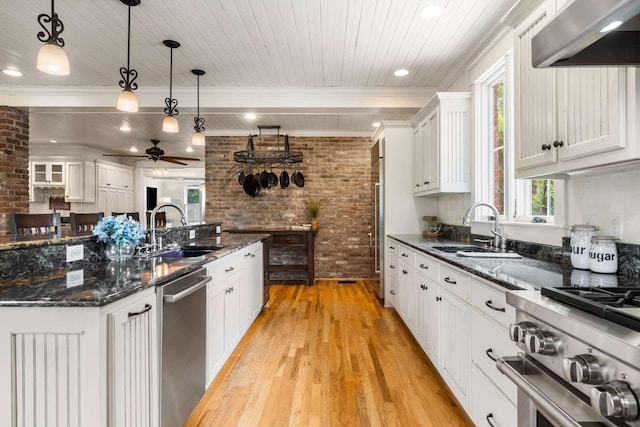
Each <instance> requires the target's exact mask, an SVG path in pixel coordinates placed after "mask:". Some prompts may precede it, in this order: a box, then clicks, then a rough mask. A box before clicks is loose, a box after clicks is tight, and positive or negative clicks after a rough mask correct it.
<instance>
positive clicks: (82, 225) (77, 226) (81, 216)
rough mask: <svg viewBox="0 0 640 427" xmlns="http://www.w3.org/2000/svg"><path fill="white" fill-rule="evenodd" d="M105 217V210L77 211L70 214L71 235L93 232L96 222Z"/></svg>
mask: <svg viewBox="0 0 640 427" xmlns="http://www.w3.org/2000/svg"><path fill="white" fill-rule="evenodd" d="M102 217H104V213H103V212H98V213H75V212H71V213H70V214H69V219H70V220H71V221H70V222H71V235H72V236H79V235H82V234H91V233H92V232H93V229H94V228H96V224H98V221H100V220H101V219H102Z"/></svg>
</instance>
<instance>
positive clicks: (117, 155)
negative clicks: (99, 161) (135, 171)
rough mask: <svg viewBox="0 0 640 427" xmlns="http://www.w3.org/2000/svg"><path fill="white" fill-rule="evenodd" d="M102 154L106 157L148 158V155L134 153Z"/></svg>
mask: <svg viewBox="0 0 640 427" xmlns="http://www.w3.org/2000/svg"><path fill="white" fill-rule="evenodd" d="M103 156H107V157H145V158H149V156H138V155H134V154H103Z"/></svg>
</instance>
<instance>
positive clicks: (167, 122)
mask: <svg viewBox="0 0 640 427" xmlns="http://www.w3.org/2000/svg"><path fill="white" fill-rule="evenodd" d="M179 130H180V129H179V127H178V119H176V118H175V117H174V116H165V117H164V120H162V131H163V132H169V133H177V132H178V131H179Z"/></svg>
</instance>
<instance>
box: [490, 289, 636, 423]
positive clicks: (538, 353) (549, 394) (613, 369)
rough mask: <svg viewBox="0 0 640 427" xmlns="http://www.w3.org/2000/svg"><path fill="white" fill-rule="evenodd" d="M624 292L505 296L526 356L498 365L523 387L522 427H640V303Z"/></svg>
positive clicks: (520, 399)
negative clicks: (639, 401)
mask: <svg viewBox="0 0 640 427" xmlns="http://www.w3.org/2000/svg"><path fill="white" fill-rule="evenodd" d="M621 289H624V288H620V289H619V290H616V291H612V289H611V288H609V289H608V291H609V292H614V293H616V294H617V295H613V296H612V295H611V294H607V295H606V298H604V297H603V293H602V291H601V290H598V289H591V288H584V289H582V288H558V289H554V288H543V291H542V292H539V291H510V292H508V293H507V302H508V303H509V304H511V305H512V306H514V307H516V323H515V324H512V325H511V327H510V330H509V334H510V338H511V340H512V341H515V342H516V343H517V345H518V347H519V348H520V349H522V350H523V353H519V354H518V355H516V356H513V357H504V358H499V359H498V361H497V367H498V370H500V372H502V373H503V374H505V375H506V376H507V377H508V378H509V379H510V380H511V381H513V382H514V383H515V384H516V385H517V386H518V426H519V427H534V426H535V427H547V426H554V427H565V426H582V427H587V426H589V427H593V426H640V420H639V419H638V416H639V406H638V395H639V393H640V332H638V330H640V329H639V328H640V309H638V308H636V307H635V306H634V304H638V306H639V307H640V298H639V299H638V300H637V301H636V300H634V294H633V293H628V291H629V289H628V288H627V289H625V290H624V291H622V290H621ZM638 294H639V295H640V293H638ZM625 295H626V299H625ZM621 299H622V300H621ZM598 300H600V301H598ZM612 301H615V304H617V305H618V307H617V308H616V307H614V306H612V305H609V304H608V303H611V302H612ZM612 304H613V303H612Z"/></svg>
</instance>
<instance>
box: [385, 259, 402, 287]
mask: <svg viewBox="0 0 640 427" xmlns="http://www.w3.org/2000/svg"><path fill="white" fill-rule="evenodd" d="M388 264H389V278H390V279H391V280H395V281H396V282H397V281H398V273H399V271H400V261H399V260H398V257H397V256H394V255H391V256H390V257H389V261H388Z"/></svg>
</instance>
